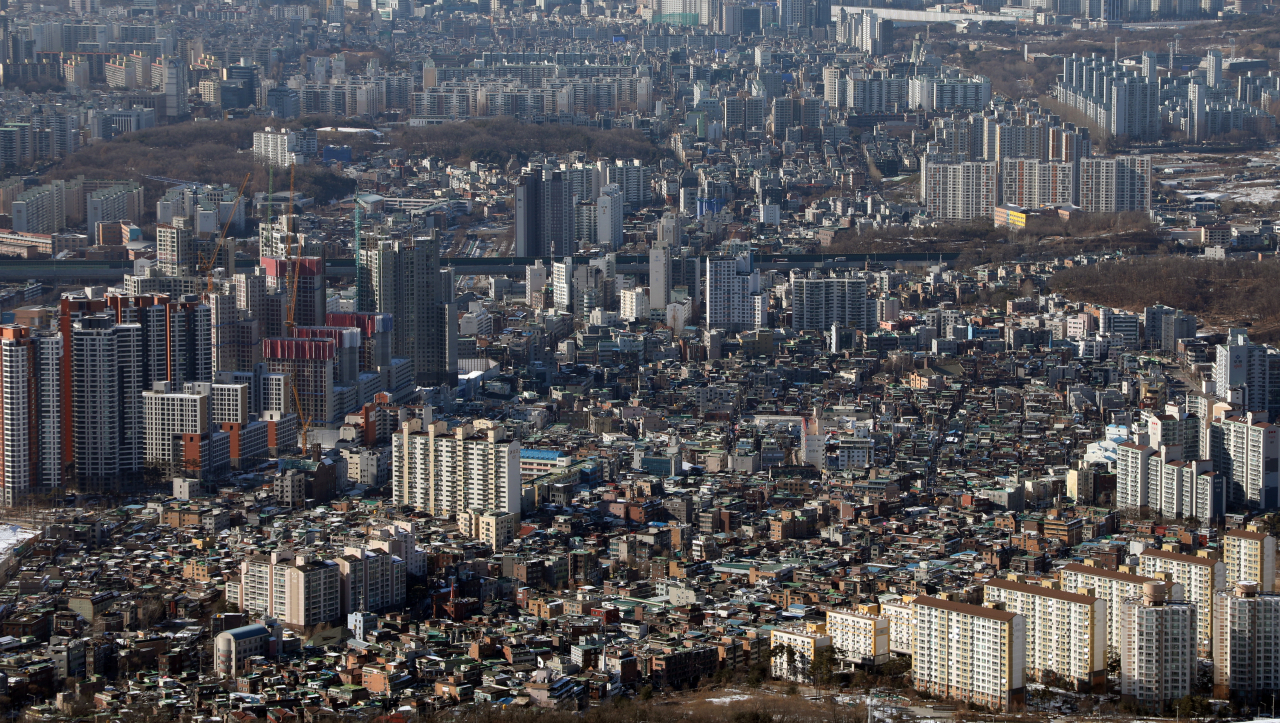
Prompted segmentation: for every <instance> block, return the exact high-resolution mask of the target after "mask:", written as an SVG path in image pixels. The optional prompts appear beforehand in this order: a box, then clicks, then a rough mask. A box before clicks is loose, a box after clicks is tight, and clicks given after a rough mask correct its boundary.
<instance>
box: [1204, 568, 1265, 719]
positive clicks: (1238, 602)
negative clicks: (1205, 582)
mask: <svg viewBox="0 0 1280 723" xmlns="http://www.w3.org/2000/svg"><path fill="white" fill-rule="evenodd" d="M1213 620H1214V635H1213V647H1214V654H1213V693H1214V695H1213V697H1215V698H1224V699H1229V698H1237V697H1239V698H1244V699H1246V700H1249V701H1251V702H1257V701H1258V698H1259V697H1260V696H1261V695H1262V694H1264V693H1274V692H1275V691H1276V690H1277V689H1280V655H1277V654H1276V651H1277V650H1280V595H1277V594H1275V593H1271V592H1262V591H1260V590H1259V588H1258V583H1257V582H1255V581H1252V580H1242V581H1240V582H1237V583H1236V584H1235V586H1234V588H1233V589H1232V590H1229V591H1228V590H1223V591H1220V592H1219V593H1218V594H1217V595H1214V597H1213ZM1267 697H1270V696H1267ZM1264 700H1265V698H1264Z"/></svg>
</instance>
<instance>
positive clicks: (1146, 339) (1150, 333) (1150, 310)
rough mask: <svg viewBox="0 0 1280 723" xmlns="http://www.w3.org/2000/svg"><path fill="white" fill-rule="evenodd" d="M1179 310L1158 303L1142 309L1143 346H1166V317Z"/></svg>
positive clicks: (1151, 347) (1159, 347) (1157, 347)
mask: <svg viewBox="0 0 1280 723" xmlns="http://www.w3.org/2000/svg"><path fill="white" fill-rule="evenodd" d="M1177 313H1178V310H1177V309H1175V308H1173V307H1171V306H1165V305H1164V304H1156V305H1155V306H1148V307H1147V308H1145V309H1143V310H1142V330H1143V347H1145V348H1147V349H1162V348H1164V336H1163V335H1164V319H1165V317H1166V316H1173V315H1174V314H1177Z"/></svg>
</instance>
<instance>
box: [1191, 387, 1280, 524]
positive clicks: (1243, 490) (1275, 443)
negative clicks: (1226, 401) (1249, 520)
mask: <svg viewBox="0 0 1280 723" xmlns="http://www.w3.org/2000/svg"><path fill="white" fill-rule="evenodd" d="M1213 415H1214V416H1213V417H1212V419H1210V420H1209V425H1208V428H1207V429H1206V430H1205V432H1206V434H1205V437H1204V442H1205V444H1206V446H1207V448H1206V449H1205V450H1203V451H1202V453H1203V456H1205V457H1206V458H1208V459H1209V460H1210V461H1211V462H1212V463H1213V468H1214V470H1216V471H1217V472H1218V473H1220V474H1221V475H1222V478H1223V484H1224V486H1225V492H1224V495H1225V498H1226V504H1228V505H1230V506H1232V507H1235V508H1239V507H1250V508H1253V509H1271V508H1274V507H1275V506H1276V505H1277V501H1278V500H1280V471H1278V467H1280V427H1276V425H1274V424H1270V423H1268V422H1265V421H1263V419H1265V418H1266V412H1248V413H1246V414H1243V415H1239V414H1232V413H1230V412H1228V411H1226V407H1225V405H1221V404H1219V405H1214V411H1213Z"/></svg>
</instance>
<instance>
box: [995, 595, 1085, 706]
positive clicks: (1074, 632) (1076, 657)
mask: <svg viewBox="0 0 1280 723" xmlns="http://www.w3.org/2000/svg"><path fill="white" fill-rule="evenodd" d="M983 596H984V600H985V602H986V603H987V604H988V605H992V604H1002V605H1003V608H1004V610H1006V611H1008V612H1011V613H1016V614H1018V615H1020V616H1022V617H1023V618H1024V619H1025V620H1026V645H1027V647H1026V666H1027V673H1028V674H1029V675H1030V676H1031V677H1034V678H1035V679H1037V680H1039V681H1042V682H1048V681H1057V680H1065V681H1066V683H1067V684H1068V685H1072V686H1074V687H1075V689H1076V690H1079V691H1090V692H1093V693H1103V692H1105V691H1106V688H1107V601H1106V600H1103V599H1101V598H1097V597H1094V596H1092V595H1082V594H1078V593H1074V592H1066V591H1064V590H1057V589H1054V588H1051V587H1047V586H1043V585H1028V584H1026V583H1023V582H1016V581H1014V580H992V581H990V582H988V583H987V584H986V585H985V586H984V588H983Z"/></svg>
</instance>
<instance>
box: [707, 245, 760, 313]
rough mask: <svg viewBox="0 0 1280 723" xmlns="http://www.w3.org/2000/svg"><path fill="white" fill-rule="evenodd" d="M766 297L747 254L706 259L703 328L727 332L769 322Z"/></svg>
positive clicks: (758, 272) (757, 272) (755, 269)
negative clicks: (704, 317)
mask: <svg viewBox="0 0 1280 723" xmlns="http://www.w3.org/2000/svg"><path fill="white" fill-rule="evenodd" d="M768 304H769V299H768V296H767V295H766V294H765V293H764V292H763V291H762V290H761V288H760V270H759V269H757V268H755V267H754V264H753V263H752V261H751V254H750V253H746V254H742V255H740V256H736V257H734V256H719V257H711V258H708V259H707V325H706V326H707V328H708V329H723V330H725V331H727V332H730V333H732V332H738V331H747V330H750V329H761V328H764V327H765V326H766V325H767V324H768V323H769V306H768Z"/></svg>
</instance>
